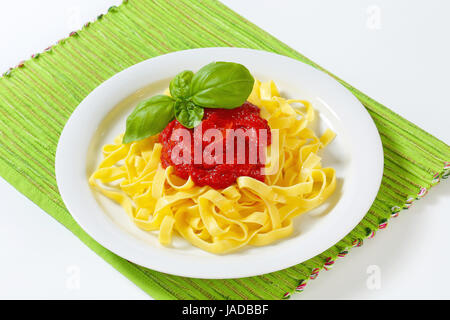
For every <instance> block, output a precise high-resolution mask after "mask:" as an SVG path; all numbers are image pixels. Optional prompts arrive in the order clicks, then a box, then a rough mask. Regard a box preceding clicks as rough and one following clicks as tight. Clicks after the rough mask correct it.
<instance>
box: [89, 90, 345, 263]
mask: <svg viewBox="0 0 450 320" xmlns="http://www.w3.org/2000/svg"><path fill="white" fill-rule="evenodd" d="M248 100H249V102H251V103H253V104H254V105H256V106H258V107H259V108H260V109H261V117H263V118H264V119H266V120H267V121H268V123H269V126H270V128H271V130H272V136H273V137H274V136H276V137H277V139H273V140H272V141H274V143H272V144H271V145H270V146H269V147H267V160H266V177H265V182H261V181H259V180H256V179H253V178H250V177H245V176H242V177H239V178H238V179H237V181H236V183H235V184H233V185H231V186H229V187H227V188H225V189H222V190H215V189H213V188H211V187H209V186H203V187H200V186H197V185H195V184H194V182H193V181H192V180H191V178H189V179H187V180H184V179H181V178H180V177H178V176H177V175H175V174H174V172H173V167H170V166H169V167H167V168H166V169H164V168H163V167H162V165H161V162H160V155H161V150H162V145H161V144H160V143H158V137H157V136H153V137H149V138H147V139H144V140H141V141H137V142H133V143H130V144H122V135H121V136H119V137H117V138H116V139H115V141H114V144H110V145H105V146H104V147H103V156H104V159H103V161H102V162H101V163H100V165H99V167H98V169H97V170H96V171H95V172H94V173H93V174H92V175H91V177H90V178H89V182H90V184H91V185H92V186H93V187H95V188H96V189H97V190H99V191H100V192H102V193H103V194H104V195H105V196H107V197H108V198H110V199H112V200H114V201H115V202H117V203H119V204H120V205H121V206H122V207H123V208H124V210H125V211H126V212H127V214H128V215H129V216H130V218H131V219H132V220H133V221H134V223H135V224H136V225H137V226H138V227H139V228H141V229H143V230H147V231H152V230H158V231H159V241H160V243H161V244H163V245H170V243H171V241H172V236H173V234H174V233H178V234H179V235H181V236H182V237H183V238H185V239H186V240H187V241H189V242H190V243H191V244H193V245H194V246H197V247H199V248H201V249H203V250H206V251H209V252H212V253H216V254H221V253H228V252H231V251H233V250H236V249H238V248H241V247H243V246H245V245H247V244H250V245H255V246H263V245H267V244H270V243H272V242H274V241H276V240H278V239H281V238H284V237H287V236H289V235H290V234H291V233H292V230H293V218H294V217H296V216H298V215H300V214H302V213H305V212H307V211H309V210H311V209H313V208H315V207H317V206H319V205H320V204H322V203H323V202H324V201H325V200H326V199H327V198H328V197H329V196H330V195H331V194H332V193H333V191H334V189H335V186H336V176H335V171H334V169H332V168H322V165H321V158H320V157H319V156H318V155H317V152H318V151H319V150H320V149H322V148H324V147H325V146H326V145H327V144H328V143H329V142H330V141H331V140H332V139H333V138H334V136H335V135H334V133H333V132H332V131H331V130H326V131H325V133H324V134H323V135H322V136H321V137H317V136H316V135H315V133H314V132H313V131H312V130H311V129H310V128H308V127H307V125H308V124H309V123H310V122H311V121H313V119H314V109H313V108H312V106H311V104H310V103H309V102H308V101H305V100H288V99H284V98H282V97H280V94H279V92H278V90H277V88H276V86H275V84H274V82H273V81H269V82H266V83H260V82H259V81H256V82H255V85H254V88H253V91H252V93H251V95H250V97H249V98H248ZM293 104H299V105H300V107H298V108H297V107H293ZM275 142H277V143H275Z"/></svg>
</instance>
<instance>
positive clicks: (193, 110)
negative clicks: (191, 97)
mask: <svg viewBox="0 0 450 320" xmlns="http://www.w3.org/2000/svg"><path fill="white" fill-rule="evenodd" d="M174 111H175V118H177V120H178V121H179V122H180V123H181V124H182V125H183V126H185V127H186V128H189V129H191V128H194V127H196V126H198V125H199V124H200V122H202V119H203V113H204V110H203V108H202V107H199V106H196V105H195V104H194V103H193V102H192V101H186V100H177V101H176V102H175V107H174Z"/></svg>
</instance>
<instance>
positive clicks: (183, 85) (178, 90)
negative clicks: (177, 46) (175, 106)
mask: <svg viewBox="0 0 450 320" xmlns="http://www.w3.org/2000/svg"><path fill="white" fill-rule="evenodd" d="M193 76H194V73H193V72H192V71H190V70H185V71H183V72H180V73H179V74H177V75H176V76H175V78H173V79H172V81H170V85H169V89H170V94H171V95H172V97H173V98H175V99H186V98H189V94H190V92H189V89H190V85H191V80H192V77H193Z"/></svg>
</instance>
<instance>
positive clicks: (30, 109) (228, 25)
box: [0, 0, 450, 299]
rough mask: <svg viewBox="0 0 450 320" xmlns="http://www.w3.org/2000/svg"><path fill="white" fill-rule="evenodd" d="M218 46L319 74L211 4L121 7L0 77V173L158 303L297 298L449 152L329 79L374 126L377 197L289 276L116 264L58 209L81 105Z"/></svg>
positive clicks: (158, 0) (433, 178)
mask: <svg viewBox="0 0 450 320" xmlns="http://www.w3.org/2000/svg"><path fill="white" fill-rule="evenodd" d="M221 46H235V47H248V48H254V49H261V50H267V51H272V52H276V53H279V54H284V55H286V56H289V57H292V58H295V59H298V60H300V61H303V62H305V63H307V64H310V65H312V66H314V67H316V68H318V69H321V70H323V69H322V68H320V67H319V66H318V65H316V64H315V63H313V62H312V61H310V60H308V59H307V58H305V57H304V56H303V55H301V54H299V53H298V52H296V51H294V50H292V49H291V48H289V47H288V46H286V45H284V44H283V43H281V42H280V41H278V40H277V39H275V38H274V37H272V36H270V35H269V34H267V33H266V32H264V31H263V30H261V29H259V28H258V27H256V26H254V25H253V24H251V23H250V22H248V21H247V20H245V19H244V18H242V17H240V16H239V15H237V14H236V13H234V12H233V11H231V10H230V9H228V8H227V7H225V6H224V5H223V4H221V3H219V2H217V1H215V0H204V1H192V0H172V1H168V0H154V1H150V0H133V1H131V0H130V1H124V3H123V4H122V5H121V6H119V7H112V8H110V9H109V12H108V13H107V14H105V15H100V16H99V17H98V19H97V21H96V22H94V23H90V24H86V25H85V27H84V28H83V29H82V30H80V31H78V32H74V33H72V34H71V35H70V37H69V38H67V39H64V40H61V41H59V42H58V44H57V45H55V46H52V47H50V48H48V49H46V50H45V52H43V53H41V54H36V55H34V56H33V57H32V59H30V60H28V61H26V62H23V63H21V64H19V65H18V66H17V67H16V68H14V69H10V70H9V71H7V72H6V73H5V74H4V75H3V77H2V78H1V79H0V133H1V139H0V174H1V176H3V177H4V178H5V179H6V180H7V181H8V182H9V183H11V184H12V185H13V186H14V187H15V188H17V189H18V190H19V191H20V192H22V193H23V194H25V195H26V196H27V197H28V198H29V199H31V200H32V201H34V202H35V203H37V204H38V205H39V206H40V207H41V208H42V209H44V210H45V211H46V212H48V213H49V214H50V215H51V216H53V217H54V218H55V219H57V220H58V221H59V222H61V223H62V224H63V225H64V226H66V227H67V228H68V229H69V230H71V231H72V232H73V233H74V234H75V235H76V236H77V237H79V238H80V239H81V240H82V241H83V242H84V243H85V244H86V245H87V246H89V247H90V248H91V249H92V250H94V251H95V252H96V253H97V254H98V255H100V256H101V257H102V258H103V259H105V260H106V261H107V262H109V263H110V264H111V265H113V266H114V267H115V268H116V269H117V270H119V271H120V272H121V273H123V274H124V275H125V276H127V277H128V278H129V279H130V280H132V281H133V282H134V283H136V284H137V285H138V286H139V287H140V288H142V289H143V290H144V291H145V292H147V293H148V294H150V295H151V296H152V297H154V298H156V299H281V298H288V297H289V296H290V294H291V293H292V292H295V291H303V289H304V287H305V285H306V283H307V281H308V280H309V279H313V278H315V277H316V276H317V275H318V273H319V271H320V270H321V269H329V268H331V267H332V265H333V264H334V262H335V260H336V259H337V258H338V257H342V256H344V255H346V254H347V253H348V250H349V249H350V248H351V247H355V246H360V245H361V244H362V243H363V239H365V238H368V237H372V236H373V235H374V234H375V232H376V230H378V229H382V228H385V227H386V225H387V221H388V219H389V218H390V217H392V216H395V215H397V214H398V212H399V211H400V210H401V209H405V208H408V207H409V206H410V205H411V203H412V202H413V200H415V199H420V198H421V197H423V196H424V195H425V194H426V193H427V190H428V189H429V188H430V187H431V186H432V185H434V184H436V183H437V182H439V180H440V179H442V178H446V177H447V176H448V175H449V173H450V148H449V146H448V145H446V144H445V143H443V142H441V141H439V140H438V139H436V138H434V137H433V136H431V135H429V134H428V133H426V132H424V131H423V130H421V129H419V128H418V127H416V126H415V125H414V124H412V123H410V122H408V121H406V120H405V119H403V118H401V117H400V116H398V115H397V114H395V113H393V112H392V111H390V110H389V109H387V108H386V107H384V106H382V105H381V104H379V103H378V102H376V101H374V100H372V99H370V98H369V97H367V96H366V95H364V94H363V93H361V92H359V91H358V90H356V89H355V88H353V87H351V86H350V85H348V84H346V83H345V82H343V81H342V80H340V79H338V78H336V77H335V78H336V79H337V80H338V81H340V82H341V83H342V84H343V85H344V86H346V87H347V88H348V89H349V90H350V91H351V92H352V93H353V94H354V95H355V96H356V97H357V98H358V99H359V100H360V101H361V102H362V103H363V104H364V106H365V107H366V108H367V110H368V111H369V113H370V115H371V116H372V118H373V120H374V121H375V124H376V125H377V128H378V130H379V132H380V135H381V139H382V142H383V147H384V161H385V167H384V176H383V181H382V184H381V188H380V191H379V193H378V196H377V199H376V200H375V202H374V204H373V205H372V207H371V208H370V210H369V212H368V213H367V215H366V216H365V217H364V219H363V220H362V221H361V222H360V223H359V225H358V226H357V227H356V228H355V229H354V230H353V231H352V232H351V233H350V234H348V235H347V236H346V237H345V238H344V239H342V240H341V241H339V243H337V244H336V245H335V246H333V247H332V248H330V249H328V250H327V251H325V252H323V253H322V254H320V255H318V256H316V257H314V258H312V259H310V260H308V261H306V262H304V263H301V264H299V265H296V266H294V267H291V268H289V269H285V270H282V271H278V272H274V273H270V274H266V275H263V276H257V277H251V278H244V279H232V280H201V279H192V278H183V277H177V276H171V275H167V274H163V273H159V272H156V271H152V270H149V269H146V268H142V267H140V266H138V265H135V264H133V263H130V262H129V261H127V260H124V259H122V258H120V257H118V256H117V255H115V254H113V253H112V252H110V251H108V250H106V249H105V248H103V247H101V246H100V245H99V244H98V243H97V242H95V241H94V240H93V239H92V238H91V237H89V236H88V235H87V234H86V233H85V232H84V231H83V230H82V229H81V228H80V227H79V226H78V225H77V224H76V223H75V221H74V220H73V219H72V217H71V216H70V214H69V212H68V211H67V210H66V208H65V207H64V204H63V202H62V200H61V197H60V195H59V193H58V188H57V186H56V181H55V172H54V162H55V151H56V145H57V143H58V138H59V135H60V133H61V131H62V128H63V126H64V124H65V123H66V121H67V119H68V118H69V116H70V114H71V113H72V111H73V110H74V109H75V108H76V107H77V105H78V104H79V103H80V102H81V100H82V99H83V98H84V97H86V96H87V95H88V94H89V92H91V91H92V90H93V89H94V88H95V87H97V86H98V85H99V84H100V83H102V82H103V81H105V80H106V79H108V78H109V77H111V76H112V75H114V74H116V73H117V72H119V71H121V70H123V69H125V68H127V67H129V66H131V65H133V64H136V63H138V62H140V61H142V60H145V59H148V58H151V57H154V56H157V55H161V54H164V53H168V52H171V51H177V50H184V49H191V48H200V47H221ZM323 71H325V70H323ZM325 72H326V71H325Z"/></svg>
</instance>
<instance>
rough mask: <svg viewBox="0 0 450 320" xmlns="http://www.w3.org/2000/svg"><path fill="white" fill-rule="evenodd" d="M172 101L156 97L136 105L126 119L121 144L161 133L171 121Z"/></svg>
mask: <svg viewBox="0 0 450 320" xmlns="http://www.w3.org/2000/svg"><path fill="white" fill-rule="evenodd" d="M173 105H174V100H173V99H172V98H171V97H169V96H165V95H157V96H154V97H151V98H150V99H148V100H145V101H142V102H141V103H139V104H138V105H137V107H136V108H135V109H134V110H133V112H132V113H131V114H130V115H129V116H128V118H127V129H126V131H125V135H124V137H123V143H130V142H133V141H138V140H142V139H145V138H147V137H150V136H153V135H155V134H157V133H159V132H161V131H162V130H163V129H164V128H165V127H166V126H167V124H168V123H169V122H170V121H172V120H173V117H174V112H173Z"/></svg>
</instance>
